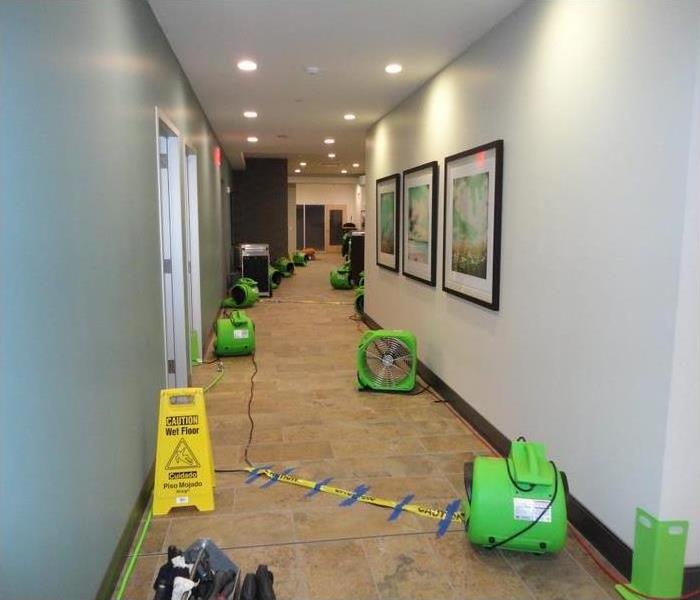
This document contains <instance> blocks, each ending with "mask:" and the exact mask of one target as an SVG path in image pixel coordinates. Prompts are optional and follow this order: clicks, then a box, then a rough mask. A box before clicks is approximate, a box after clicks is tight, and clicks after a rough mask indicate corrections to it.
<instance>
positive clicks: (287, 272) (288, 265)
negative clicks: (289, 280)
mask: <svg viewBox="0 0 700 600" xmlns="http://www.w3.org/2000/svg"><path fill="white" fill-rule="evenodd" d="M272 266H273V267H275V269H277V270H278V271H279V272H280V273H282V277H291V276H292V275H294V263H293V262H292V261H291V260H289V259H288V258H287V257H286V256H282V257H280V258H278V259H277V260H276V261H275V262H274V263H273V265H272Z"/></svg>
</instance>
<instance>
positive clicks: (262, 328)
mask: <svg viewBox="0 0 700 600" xmlns="http://www.w3.org/2000/svg"><path fill="white" fill-rule="evenodd" d="M337 260H338V258H337V255H320V257H319V260H316V261H312V262H310V263H309V266H307V267H306V268H298V269H297V271H296V275H294V276H293V277H292V278H290V279H285V280H284V281H283V283H282V284H281V285H280V287H279V288H278V290H277V291H276V292H275V295H274V297H273V300H272V301H270V300H263V301H261V302H260V303H259V304H257V305H256V306H255V307H254V308H252V309H249V310H248V314H249V316H251V317H252V318H253V320H254V321H255V324H256V331H257V352H256V355H255V359H256V362H257V365H258V373H257V375H256V376H255V395H254V400H253V404H252V415H253V418H254V420H255V432H254V438H253V444H252V446H251V448H250V454H249V457H250V460H251V462H252V463H253V464H255V465H267V464H271V465H272V468H273V470H276V471H278V472H279V471H281V470H282V469H286V468H290V467H294V468H295V471H294V474H295V475H298V476H299V477H302V478H305V479H312V480H315V481H319V480H321V479H325V478H327V477H333V478H334V479H333V485H335V486H337V487H341V488H345V489H351V490H352V489H354V488H355V487H356V486H358V485H359V484H365V485H367V486H369V488H370V493H371V494H374V495H376V496H380V497H384V498H389V499H401V498H403V497H404V496H406V495H407V494H415V498H414V502H417V503H422V504H428V505H431V506H435V507H440V508H444V507H445V506H446V505H447V504H448V503H449V502H450V501H452V500H454V499H455V498H460V497H462V496H463V494H464V484H463V481H462V469H463V463H464V462H465V461H467V460H471V459H472V458H473V456H474V455H475V454H479V453H488V450H487V449H486V448H485V447H484V446H483V444H482V443H481V442H480V441H479V440H478V439H477V438H476V437H474V436H473V435H472V434H471V433H470V431H469V429H468V428H467V427H466V425H464V424H463V423H462V422H461V421H460V420H459V419H458V418H457V417H456V416H455V415H454V413H452V411H451V410H450V409H449V408H448V407H447V405H445V404H437V403H436V402H434V398H433V396H431V395H430V394H428V393H423V394H419V395H416V396H406V395H388V394H372V393H366V392H363V393H361V392H358V391H356V390H355V347H356V345H357V341H358V338H359V335H360V331H359V330H364V329H365V326H364V325H363V324H361V323H359V322H356V321H353V320H350V319H349V316H351V315H352V304H351V302H352V298H353V292H351V291H335V290H332V289H331V287H330V285H329V283H328V272H329V270H330V269H331V268H332V267H333V266H334V263H335V262H336V261H337ZM324 302H325V304H324ZM330 303H333V304H330ZM209 360H211V357H210V358H209ZM223 362H224V366H225V371H224V377H223V379H222V380H221V382H220V383H219V384H218V385H216V386H215V387H214V388H213V389H212V390H211V391H210V392H209V393H208V394H207V397H206V401H207V411H208V417H209V422H210V429H211V434H212V443H213V448H214V457H215V465H216V468H218V469H226V468H241V467H244V466H245V463H244V462H243V451H244V445H245V441H246V440H247V437H248V431H249V422H248V418H247V415H246V409H247V402H248V397H249V391H250V377H251V374H252V362H251V360H250V358H249V357H240V358H226V359H224V360H223ZM215 375H216V365H206V366H202V367H200V368H199V369H197V370H196V378H195V381H194V384H195V385H206V384H207V383H208V382H209V381H211V380H212V379H213V377H215ZM217 477H218V478H217V488H216V510H215V512H214V513H201V514H200V513H197V512H196V511H195V510H188V509H182V510H177V509H175V510H174V511H173V512H172V513H171V514H170V516H169V517H167V518H156V519H154V521H153V524H152V525H151V529H150V532H149V535H148V538H147V540H146V543H145V544H144V547H143V549H142V554H143V556H142V557H140V558H139V560H138V563H137V567H136V571H135V573H134V575H133V577H132V580H131V584H130V586H129V589H128V590H127V593H126V598H127V599H128V600H150V598H152V594H153V591H152V589H151V585H152V583H153V580H154V577H155V573H156V572H157V569H158V567H159V566H160V565H161V564H162V563H163V562H165V557H164V552H165V550H167V547H168V545H170V544H175V545H177V546H179V547H184V546H187V545H189V544H190V543H191V542H192V541H193V540H194V539H195V538H198V537H210V538H212V539H213V540H214V542H215V543H216V544H218V545H219V546H220V547H222V548H225V549H226V552H227V554H228V555H229V556H230V557H231V558H232V560H233V561H234V562H236V563H237V564H238V565H240V566H241V567H242V568H243V570H244V572H249V571H254V570H255V567H256V566H257V564H259V563H266V564H268V565H269V566H270V569H271V570H272V571H273V573H274V575H275V591H276V593H277V597H278V598H279V599H280V600H284V599H287V598H289V599H291V598H297V599H304V598H314V599H323V600H326V599H331V598H338V599H340V598H363V599H369V598H382V599H390V598H426V599H448V598H455V599H456V598H493V599H500V600H505V599H509V598H511V599H514V600H515V599H524V598H538V599H552V600H554V599H556V598H567V599H576V598H581V599H587V600H591V599H595V598H605V597H606V591H604V590H608V591H610V597H611V598H614V597H615V595H614V594H613V593H612V591H611V590H612V588H611V586H609V584H608V582H607V581H606V580H605V579H604V576H603V575H602V574H601V573H600V571H598V570H597V569H596V568H595V567H594V566H593V564H592V563H590V562H589V561H588V560H587V559H586V558H585V557H584V555H583V554H582V552H581V550H580V548H579V547H578V546H577V545H576V543H575V541H573V540H570V543H569V547H568V550H565V551H563V552H562V553H560V554H559V555H557V556H547V557H535V556H529V555H516V554H513V553H509V552H501V551H496V552H488V551H485V550H478V549H475V548H474V547H472V546H471V545H470V544H468V543H467V541H466V539H465V536H464V533H463V531H462V530H461V527H459V526H458V525H457V524H454V525H453V526H452V527H451V530H450V531H449V532H448V533H447V534H446V535H445V536H444V537H442V538H440V539H437V537H436V530H437V525H438V521H435V520H432V519H426V518H420V517H417V516H414V515H410V514H406V513H404V514H402V515H401V516H400V518H399V519H398V520H397V521H394V522H389V521H388V517H389V514H390V513H389V511H387V510H385V509H382V508H379V507H374V506H368V505H363V504H359V503H358V504H354V505H353V506H350V507H339V506H338V504H339V502H340V499H339V498H337V497H335V496H331V495H325V494H317V495H315V496H314V497H312V498H307V497H306V490H303V489H301V488H298V487H295V486H291V485H288V484H284V483H276V484H274V485H272V486H271V487H269V488H266V489H261V488H260V486H261V485H262V484H263V483H264V481H265V480H264V479H258V480H257V481H255V482H254V483H251V484H245V483H244V481H245V478H246V476H245V475H243V474H240V473H231V474H219V475H218V476H217Z"/></svg>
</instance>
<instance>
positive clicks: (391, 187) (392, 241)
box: [376, 173, 401, 272]
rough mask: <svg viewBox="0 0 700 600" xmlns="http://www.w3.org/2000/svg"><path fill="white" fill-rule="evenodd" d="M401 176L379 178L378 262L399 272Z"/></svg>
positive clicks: (377, 199) (377, 208)
mask: <svg viewBox="0 0 700 600" xmlns="http://www.w3.org/2000/svg"><path fill="white" fill-rule="evenodd" d="M400 190H401V176H400V175H399V174H398V173H396V174H395V175H389V176H388V177H382V179H377V198H376V201H377V207H376V210H377V264H378V265H379V266H380V267H384V268H385V269H389V270H391V271H396V272H398V270H399V245H400V242H401V236H400V233H399V232H400V230H401V215H400V212H401V211H400V209H401V200H400V196H399V194H400Z"/></svg>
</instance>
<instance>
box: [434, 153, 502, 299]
mask: <svg viewBox="0 0 700 600" xmlns="http://www.w3.org/2000/svg"><path fill="white" fill-rule="evenodd" d="M502 178H503V140H497V141H495V142H491V143H489V144H484V145H483V146H479V147H477V148H472V149H471V150H467V151H466V152H460V153H459V154H454V155H453V156H448V157H447V158H446V159H445V188H444V194H445V197H444V200H445V204H444V209H445V221H444V226H445V230H444V237H443V263H442V265H443V267H442V268H443V278H442V289H443V290H445V291H446V292H448V293H450V294H454V295H455V296H460V297H462V298H465V299H466V300H469V301H470V302H475V303H476V304H480V305H481V306H485V307H486V308H490V309H491V310H498V306H499V290H500V260H501V194H502V187H503V179H502Z"/></svg>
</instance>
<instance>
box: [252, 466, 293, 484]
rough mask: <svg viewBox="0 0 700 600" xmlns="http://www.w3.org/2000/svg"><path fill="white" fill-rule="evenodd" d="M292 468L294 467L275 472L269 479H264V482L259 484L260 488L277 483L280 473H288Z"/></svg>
mask: <svg viewBox="0 0 700 600" xmlns="http://www.w3.org/2000/svg"><path fill="white" fill-rule="evenodd" d="M293 470H294V467H292V468H290V469H285V470H284V471H282V473H275V474H274V475H273V476H272V478H271V479H269V480H268V481H266V482H265V483H263V484H262V485H261V486H260V489H263V488H269V487H270V486H271V485H273V484H275V483H277V482H278V481H279V480H280V476H281V475H289V474H290V473H291V472H292V471H293Z"/></svg>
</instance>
